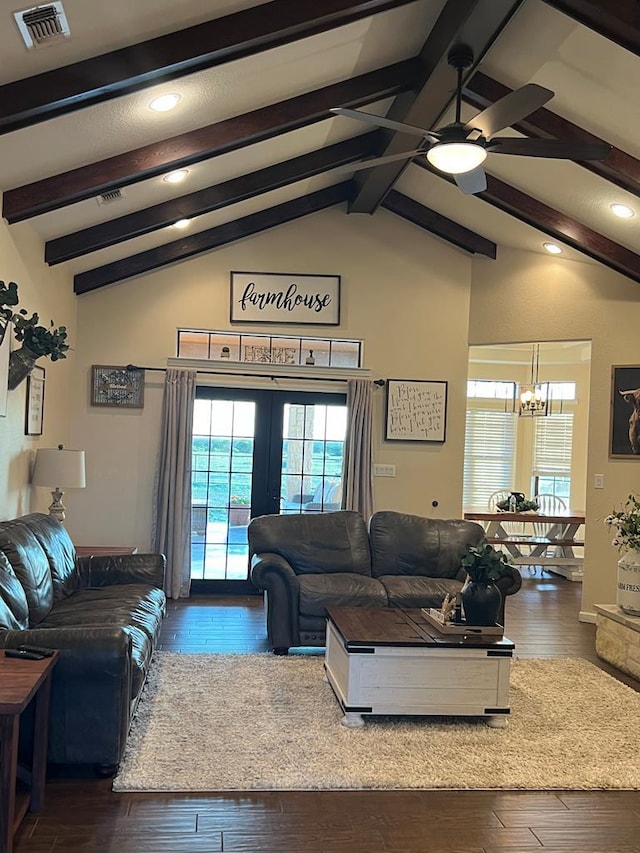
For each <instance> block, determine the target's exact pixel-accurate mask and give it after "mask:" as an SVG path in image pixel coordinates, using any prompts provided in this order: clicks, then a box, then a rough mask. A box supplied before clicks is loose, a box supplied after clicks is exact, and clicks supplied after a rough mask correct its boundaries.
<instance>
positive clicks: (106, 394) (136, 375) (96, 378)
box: [91, 364, 144, 409]
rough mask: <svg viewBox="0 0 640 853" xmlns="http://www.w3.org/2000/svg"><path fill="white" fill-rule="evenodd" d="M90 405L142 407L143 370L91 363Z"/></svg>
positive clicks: (127, 407) (120, 407) (121, 407)
mask: <svg viewBox="0 0 640 853" xmlns="http://www.w3.org/2000/svg"><path fill="white" fill-rule="evenodd" d="M91 405H92V406H113V407H116V408H119V409H123V408H126V409H142V408H143V407H144V370H140V369H137V368H136V369H130V368H129V367H118V366H116V365H105V364H92V365H91Z"/></svg>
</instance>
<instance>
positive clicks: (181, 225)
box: [173, 219, 191, 228]
mask: <svg viewBox="0 0 640 853" xmlns="http://www.w3.org/2000/svg"><path fill="white" fill-rule="evenodd" d="M190 224H191V220H190V219H178V221H177V222H174V223H173V227H174V228H186V227H187V225H190Z"/></svg>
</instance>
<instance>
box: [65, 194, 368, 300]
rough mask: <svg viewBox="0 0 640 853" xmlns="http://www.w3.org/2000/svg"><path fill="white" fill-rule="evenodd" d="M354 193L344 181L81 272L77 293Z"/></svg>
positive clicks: (255, 231)
mask: <svg viewBox="0 0 640 853" xmlns="http://www.w3.org/2000/svg"><path fill="white" fill-rule="evenodd" d="M352 192H353V183H352V182H351V181H344V182H343V183H340V184H334V185H333V186H331V187H327V188H325V189H323V190H318V191H317V192H314V193H309V195H306V196H302V197H301V198H296V199H293V200H292V201H286V202H284V203H283V204H278V205H276V206H275V207H270V208H267V209H266V210H261V211H259V212H258V213H252V214H250V215H249V216H244V217H242V218H241V219H235V220H234V221H233V222H227V223H225V224H224V225H218V226H216V227H215V228H209V229H208V230H207V231H202V232H200V233H199V234H193V235H191V236H188V237H183V238H182V239H180V240H175V241H174V242H172V243H166V244H165V245H163V246H158V247H157V248H155V249H149V250H148V251H146V252H140V253H139V254H137V255H132V256H131V257H128V258H122V259H121V260H119V261H115V262H114V263H111V264H105V265H104V266H102V267H96V268H95V269H91V270H87V271H86V272H82V273H78V274H77V275H76V276H75V277H74V280H73V289H74V292H75V293H77V294H80V293H88V292H89V291H91V290H97V289H98V288H100V287H105V286H106V285H108V284H114V283H115V282H117V281H122V280H123V279H126V278H131V277H132V276H136V275H142V274H143V273H147V272H151V271H152V270H155V269H159V268H160V267H163V266H166V265H167V264H173V263H176V262H177V261H184V260H186V259H187V258H192V257H193V256H194V255H199V254H201V253H202V252H208V251H210V250H211V249H218V248H219V247H220V246H226V245H228V244H229V243H234V242H235V241H237V240H241V239H242V238H243V237H250V236H251V235H252V234H259V233H260V232H261V231H266V230H267V229H268V228H274V227H275V226H276V225H282V224H283V223H285V222H292V221H293V220H294V219H299V218H300V217H301V216H306V215H307V214H309V213H316V212H317V211H319V210H325V209H326V208H327V207H333V206H334V205H336V204H341V203H342V202H345V201H348V199H349V198H350V196H351V194H352Z"/></svg>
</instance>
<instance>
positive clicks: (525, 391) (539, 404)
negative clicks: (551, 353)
mask: <svg viewBox="0 0 640 853" xmlns="http://www.w3.org/2000/svg"><path fill="white" fill-rule="evenodd" d="M539 364H540V344H534V345H533V347H532V350H531V382H529V383H528V384H522V385H520V386H519V389H518V396H517V407H518V408H517V411H518V416H519V417H522V416H523V415H525V416H526V415H528V416H530V417H543V416H545V415H548V414H549V383H548V382H540V381H539V379H538V369H539Z"/></svg>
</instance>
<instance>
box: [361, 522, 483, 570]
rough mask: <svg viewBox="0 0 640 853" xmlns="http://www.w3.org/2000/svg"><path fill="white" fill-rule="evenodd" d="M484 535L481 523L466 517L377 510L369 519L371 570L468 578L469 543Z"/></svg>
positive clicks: (475, 541) (478, 540) (474, 542)
mask: <svg viewBox="0 0 640 853" xmlns="http://www.w3.org/2000/svg"><path fill="white" fill-rule="evenodd" d="M484 535H485V534H484V530H483V529H482V527H481V526H480V525H479V524H476V523H475V522H473V521H465V520H464V519H442V518H423V517H422V516H419V515H407V514H406V513H402V512H392V511H391V510H385V511H382V512H377V513H374V515H372V516H371V520H370V522H369V536H370V541H371V574H372V575H373V577H374V578H379V577H382V576H383V575H405V576H406V575H426V576H428V577H431V578H456V579H458V580H464V577H465V572H464V570H463V569H462V568H461V561H462V558H463V557H464V555H465V554H466V553H467V548H468V546H469V545H476V544H477V543H478V542H480V541H481V540H482V539H483V537H484Z"/></svg>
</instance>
